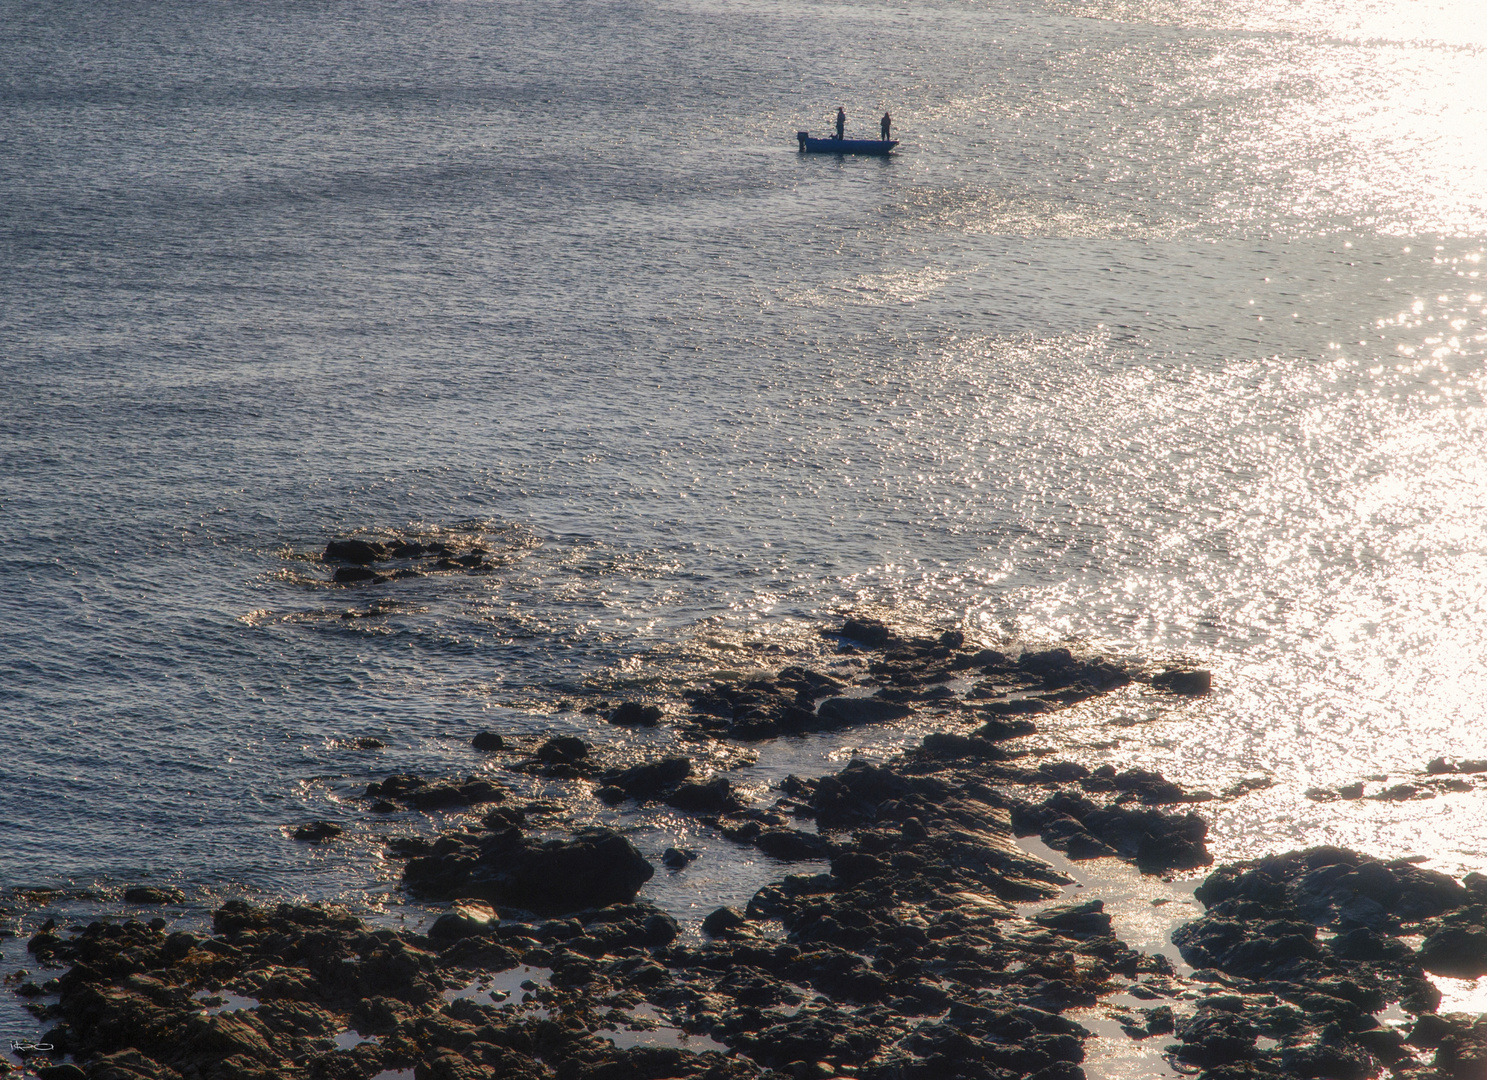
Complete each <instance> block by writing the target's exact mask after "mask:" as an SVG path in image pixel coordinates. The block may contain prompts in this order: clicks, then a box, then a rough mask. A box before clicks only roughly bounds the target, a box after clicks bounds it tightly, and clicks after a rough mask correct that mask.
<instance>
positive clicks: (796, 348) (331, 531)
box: [0, 0, 1487, 1008]
mask: <svg viewBox="0 0 1487 1080" xmlns="http://www.w3.org/2000/svg"><path fill="white" fill-rule="evenodd" d="M1477 14H1479V13H1478V11H1477V6H1476V4H1475V3H1474V2H1473V0H1457V2H1447V0H1409V2H1406V0H1397V2H1395V0H1303V2H1301V3H1295V2H1292V0H1251V2H1247V3H1240V4H1234V3H1223V4H1210V3H1205V2H1201V0H1109V2H1104V0H1091V2H1088V3H1085V2H1078V0H967V2H963V3H937V2H921V0H913V2H900V3H871V2H864V3H852V4H846V3H810V2H799V3H794V2H792V3H785V2H769V0H757V2H754V0H739V2H731V0H730V2H723V0H668V2H639V0H636V2H629V0H612V2H605V0H573V2H570V3H563V4H550V3H538V2H528V0H501V2H477V0H431V2H419V3H411V2H407V3H399V2H386V3H382V2H379V3H375V4H373V3H354V2H335V0H327V2H317V3H282V2H253V3H247V2H232V0H214V2H178V0H162V2H158V3H150V4H140V3H131V2H103V3H97V2H90V3H86V4H84V3H75V2H68V0H47V2H46V3H27V2H22V0H16V2H13V3H9V4H7V5H6V7H5V11H4V17H3V19H0V378H3V384H0V734H3V754H0V842H3V845H4V854H3V857H0V884H3V885H4V886H6V887H8V888H9V889H12V890H13V889H15V888H18V887H25V888H31V889H42V888H45V889H55V890H61V892H60V893H59V894H56V895H54V896H50V900H49V901H48V902H55V903H61V902H67V903H74V904H76V905H79V906H80V907H79V910H81V909H83V908H87V907H88V905H94V906H97V905H103V906H104V907H107V906H108V905H110V904H113V905H114V906H115V907H117V906H118V896H119V890H120V889H121V888H122V887H123V886H124V885H126V884H135V883H153V884H158V885H162V886H172V887H180V888H182V889H183V891H184V894H185V897H186V900H185V902H184V904H183V905H181V906H180V907H179V908H176V909H172V910H171V911H170V912H169V913H170V914H172V916H173V917H174V916H175V915H181V916H183V917H188V916H190V915H191V914H192V913H193V912H194V913H196V917H200V913H201V912H203V911H205V910H207V909H209V908H210V906H211V905H212V904H213V903H214V902H215V901H216V900H217V899H219V898H221V897H223V896H226V895H239V894H242V895H249V896H252V897H256V898H263V899H267V898H283V897H304V898H309V899H337V900H342V901H346V902H351V903H353V904H356V905H360V906H362V907H363V908H371V909H377V908H378V907H379V906H381V907H382V908H383V909H384V910H385V912H386V913H387V915H386V917H388V918H394V917H397V916H396V910H397V907H396V898H395V896H394V895H393V893H392V892H391V890H392V889H393V886H394V884H395V882H396V874H397V865H396V864H389V863H386V862H384V861H382V860H381V855H380V851H381V843H380V836H381V835H383V834H384V833H386V832H388V831H398V830H405V831H407V830H413V831H417V830H418V829H420V828H421V829H423V830H424V831H428V830H429V829H431V828H433V827H434V824H435V823H434V822H431V821H429V820H428V819H423V818H420V819H419V821H414V820H412V819H413V818H414V817H418V816H416V815H403V816H402V817H399V818H398V819H397V820H395V821H392V822H385V823H383V822H379V821H376V820H369V817H368V815H367V814H365V812H364V810H363V809H362V804H360V803H359V802H357V801H356V799H355V795H356V793H357V792H358V791H359V790H360V789H361V787H362V786H363V785H364V784H365V783H366V782H367V781H368V780H371V779H377V778H380V777H382V776H385V775H387V774H389V773H391V772H404V771H414V772H420V773H422V774H424V775H429V776H433V775H448V774H459V775H465V774H468V773H472V772H475V771H478V770H481V769H483V768H485V767H486V762H485V761H484V759H483V758H482V756H481V755H478V754H475V753H474V752H473V751H472V750H471V749H470V747H469V745H468V740H469V738H470V736H471V735H472V734H473V733H475V732H476V731H479V730H482V729H493V730H497V731H500V732H502V733H503V734H504V735H506V736H507V737H509V738H512V739H515V740H516V741H517V742H518V744H519V745H529V744H530V745H535V744H536V742H537V741H538V740H540V739H541V738H542V737H545V735H546V734H547V733H548V732H550V731H559V732H563V733H574V734H580V735H582V736H584V737H586V738H597V739H599V740H601V741H607V742H610V743H616V744H617V745H618V746H619V749H620V750H623V752H625V753H628V754H631V755H636V756H638V755H643V754H644V753H646V752H649V751H650V750H652V749H654V750H656V751H658V752H659V750H660V749H663V748H664V745H665V735H664V733H662V734H656V735H649V736H631V735H626V734H623V733H616V732H614V731H613V730H612V729H609V730H606V728H607V726H606V725H603V724H602V723H598V722H596V720H595V719H594V717H593V716H592V715H585V714H583V713H581V712H578V711H576V710H577V709H578V708H580V707H582V706H584V705H592V704H594V703H595V702H597V701H598V700H604V699H608V700H619V699H620V698H623V697H626V696H641V695H653V696H656V697H658V698H661V699H665V698H666V697H667V695H668V694H674V693H675V691H676V690H677V689H678V688H679V687H680V686H681V685H682V684H683V683H684V682H685V681H686V680H687V679H689V678H694V677H696V676H697V675H699V674H702V673H705V672H708V671H712V670H716V669H720V668H732V669H739V670H748V669H752V668H755V667H760V666H768V665H770V664H772V663H773V664H778V663H782V662H785V661H786V660H787V659H789V658H791V657H797V656H798V657H804V658H807V659H812V660H813V661H814V660H819V661H820V662H821V663H829V662H831V656H832V654H831V652H830V649H831V643H830V642H827V641H824V640H823V639H822V638H821V637H820V636H819V634H818V632H817V631H818V629H819V628H820V627H821V626H823V625H826V624H829V623H830V622H831V621H832V620H833V619H834V618H837V617H839V614H840V613H841V612H843V611H846V610H858V611H864V612H868V613H876V614H880V615H886V616H887V617H889V618H890V619H891V620H894V621H897V622H899V623H901V624H904V625H917V626H926V627H929V626H956V627H960V628H962V629H964V630H965V631H966V632H967V634H968V635H970V636H971V637H972V638H973V639H976V640H980V641H983V642H985V643H987V644H1002V645H1005V646H1006V647H1010V648H1014V649H1015V648H1016V647H1017V646H1018V645H1020V644H1022V643H1034V644H1046V643H1068V644H1071V645H1073V646H1075V647H1078V648H1084V649H1092V650H1098V651H1104V652H1106V653H1110V654H1115V655H1119V656H1122V657H1126V658H1131V659H1140V660H1149V661H1153V662H1162V661H1165V660H1169V659H1173V658H1181V659H1185V660H1187V661H1190V662H1195V663H1198V664H1201V665H1203V666H1206V667H1208V668H1211V669H1212V670H1213V672H1214V682H1215V691H1214V693H1213V694H1212V695H1211V696H1209V697H1208V698H1205V699H1202V700H1200V701H1196V702H1193V703H1191V704H1184V705H1180V706H1173V705H1171V704H1169V703H1163V702H1161V701H1158V700H1157V699H1154V698H1152V697H1150V696H1149V695H1142V694H1140V693H1136V692H1131V693H1128V694H1126V695H1123V696H1120V697H1117V698H1116V699H1115V700H1113V701H1106V702H1103V703H1099V704H1095V705H1087V706H1083V707H1081V708H1080V709H1078V710H1075V711H1074V712H1071V713H1070V714H1068V715H1067V716H1066V717H1062V718H1060V719H1059V720H1057V721H1056V722H1054V723H1052V724H1050V725H1049V731H1050V733H1052V734H1054V735H1056V736H1057V737H1059V738H1060V739H1062V740H1063V741H1064V743H1065V744H1067V745H1068V747H1069V749H1068V753H1070V754H1072V755H1075V756H1081V757H1082V758H1083V759H1084V760H1088V761H1091V762H1093V761H1096V760H1099V761H1107V760H1108V761H1112V762H1115V763H1116V764H1119V765H1122V766H1124V765H1128V764H1141V765H1143V766H1145V767H1151V768H1159V769H1161V770H1162V771H1164V772H1165V773H1167V774H1168V775H1169V776H1172V777H1173V778H1175V779H1177V780H1180V781H1182V782H1185V783H1189V784H1198V785H1202V786H1206V787H1210V788H1213V789H1215V790H1217V789H1220V788H1222V787H1224V786H1226V785H1228V784H1229V783H1232V782H1234V781H1235V780H1237V779H1239V778H1243V777H1263V778H1265V779H1268V780H1269V781H1271V783H1272V786H1270V787H1269V788H1267V789H1264V790H1261V791H1258V792H1256V793H1254V794H1252V795H1249V796H1245V797H1244V798H1242V799H1237V800H1233V801H1231V802H1226V803H1223V804H1216V805H1215V806H1214V807H1213V808H1212V809H1211V816H1212V817H1213V818H1214V842H1213V847H1214V850H1215V853H1216V854H1217V855H1218V856H1219V857H1220V858H1236V857H1243V856H1246V855H1253V854H1258V853H1260V852H1263V851H1266V850H1274V849H1284V848H1289V847H1292V846H1297V845H1304V844H1311V843H1318V842H1324V841H1326V842H1335V843H1343V844H1347V845H1351V846H1355V847H1359V848H1361V849H1364V850H1368V851H1370V852H1374V853H1378V854H1381V855H1390V856H1397V855H1406V854H1420V855H1425V856H1427V857H1428V858H1429V860H1430V864H1431V865H1433V866H1437V867H1440V868H1442V869H1445V870H1448V871H1451V872H1455V873H1460V872H1463V871H1465V870H1468V869H1479V868H1482V867H1483V866H1484V865H1487V808H1484V804H1483V801H1482V797H1481V795H1480V794H1478V793H1476V792H1475V791H1468V792H1463V793H1459V794H1452V795H1445V796H1441V797H1437V798H1433V799H1428V800H1424V799H1421V800H1406V801H1399V802H1394V801H1377V800H1367V799H1364V800H1357V801H1340V802H1318V801H1315V800H1314V799H1308V798H1307V797H1306V792H1307V791H1308V790H1310V789H1314V788H1325V787H1329V786H1332V787H1335V786H1337V785H1341V784H1347V783H1350V782H1354V781H1358V780H1363V779H1365V778H1368V777H1378V778H1381V779H1377V780H1373V781H1371V783H1373V784H1375V785H1383V784H1387V783H1395V782H1404V781H1408V780H1409V779H1410V778H1411V777H1413V776H1415V775H1416V774H1418V773H1419V772H1420V771H1421V770H1422V769H1424V767H1425V764H1426V762H1427V761H1428V760H1429V759H1430V758H1432V757H1435V756H1437V755H1446V756H1450V755H1464V756H1477V757H1487V729H1484V727H1483V725H1482V723H1481V720H1482V716H1483V708H1484V706H1483V703H1484V702H1487V667H1484V663H1483V661H1484V657H1487V617H1484V615H1487V526H1484V522H1487V410H1484V408H1483V395H1482V391H1483V373H1484V354H1487V300H1484V295H1487V282H1484V281H1483V278H1482V274H1483V272H1484V270H1487V267H1484V266H1483V252H1484V249H1487V194H1484V193H1487V104H1484V103H1487V93H1484V91H1487V24H1484V23H1483V22H1482V20H1481V19H1480V18H1476V17H1475V15H1477ZM838 105H842V106H844V107H845V109H846V112H847V115H848V118H849V119H848V132H849V134H858V135H861V134H864V133H866V134H868V135H871V134H873V133H874V132H875V131H876V124H877V119H878V117H879V116H880V115H881V113H882V112H883V111H885V110H888V111H891V112H892V115H893V117H894V125H895V127H894V130H895V135H896V136H897V137H898V138H900V139H901V140H902V145H901V147H900V149H899V152H898V153H897V154H895V155H894V156H893V157H892V158H891V159H888V160H875V159H864V160H856V159H850V158H834V157H830V156H802V155H799V154H797V153H796V151H795V140H794V133H795V131H796V130H804V129H810V130H825V129H826V128H827V127H828V124H829V121H830V118H831V116H832V115H833V114H834V112H835V109H836V107H837V106H838ZM350 533H361V534H365V535H369V536H375V537H381V538H383V539H388V540H395V539H398V538H402V537H414V538H423V539H429V538H443V539H444V540H445V541H447V542H450V543H453V544H458V545H464V546H466V547H468V546H470V545H479V546H480V547H482V548H484V549H486V551H487V552H488V553H489V554H488V555H487V568H486V569H485V570H483V571H481V572H476V573H468V572H443V573H439V574H434V575H431V576H426V577H418V578H407V579H402V580H395V581H390V582H387V583H385V584H381V585H375V586H337V585H334V584H332V583H330V581H329V576H330V573H329V570H328V568H327V567H325V566H324V565H323V564H321V563H320V562H319V561H318V560H317V558H316V556H317V555H318V553H319V552H320V551H321V550H322V549H323V547H324V545H325V543H326V542H327V540H329V539H331V538H333V537H336V536H339V535H346V534H350ZM565 710H566V711H565ZM914 737H915V732H914V731H912V730H908V729H883V730H877V731H870V732H853V733H848V734H846V735H843V736H840V737H835V738H833V739H824V740H814V741H807V742H806V743H800V744H789V745H786V744H782V745H780V746H778V747H766V748H763V749H762V750H761V755H762V756H761V758H760V761H759V764H758V765H757V766H755V767H754V771H750V770H749V769H743V770H741V771H740V772H738V773H736V774H735V775H736V776H737V778H738V779H739V781H740V782H741V783H744V784H746V785H747V784H749V783H753V784H755V785H756V787H757V788H758V791H757V792H756V795H757V796H758V797H760V798H765V797H766V795H767V792H766V790H765V784H766V783H767V780H768V779H769V778H771V777H777V776H778V775H781V774H783V773H784V772H786V771H789V769H791V768H799V769H802V770H807V771H808V770H809V769H816V770H820V769H824V768H834V767H837V766H838V765H839V764H840V762H841V761H842V760H844V759H845V757H847V756H849V755H850V753H851V752H852V751H853V750H854V749H862V748H869V749H872V748H876V749H877V750H878V751H881V752H882V753H885V754H886V753H889V752H892V750H893V749H894V748H895V747H897V746H899V745H902V744H903V743H904V742H905V741H910V740H912V738H914ZM365 739H376V740H379V741H381V742H382V743H384V744H385V747H384V748H383V749H365V748H362V746H360V745H359V744H358V741H357V740H365ZM647 740H650V741H649V742H648V741H647ZM652 744H654V745H652ZM733 763H734V762H726V761H725V762H720V764H723V765H727V764H733ZM535 793H536V794H540V792H535ZM592 809H593V811H594V813H595V815H600V814H603V813H606V812H607V811H604V809H603V808H602V807H599V806H598V805H597V804H594V805H593V807H592ZM321 818H328V819H332V820H338V821H341V822H342V823H344V824H346V825H347V827H348V837H347V839H345V840H344V841H342V842H337V843H333V844H329V845H325V846H322V847H318V848H309V847H307V846H306V845H304V844H300V843H296V842H295V841H293V840H292V839H291V835H290V833H291V830H292V828H293V826H295V825H296V824H299V823H302V822H304V821H306V820H311V819H321ZM420 821H421V824H420ZM637 828H640V829H642V832H641V833H638V834H637V835H643V836H647V837H650V839H648V840H647V842H648V843H649V842H653V844H654V846H657V847H658V848H659V847H660V846H662V845H663V844H664V843H669V842H677V841H686V842H690V843H692V844H693V846H697V845H701V846H702V847H703V849H704V850H706V847H707V843H708V842H709V841H708V839H707V838H706V837H699V836H697V835H696V834H695V830H694V831H693V832H688V830H689V829H694V826H693V825H691V824H689V823H687V822H686V821H683V820H679V819H655V820H651V819H647V820H646V821H643V822H641V823H640V824H639V825H637ZM647 829H649V830H652V832H650V833H646V832H644V830H647ZM667 830H670V831H669V832H668V831H667ZM724 846H726V845H724ZM651 854H654V852H652V853H651ZM707 861H708V860H706V859H703V860H699V862H698V863H695V864H693V867H692V868H691V869H689V870H688V871H687V873H692V874H696V875H697V880H698V881H699V882H702V883H703V885H701V886H698V887H697V888H696V889H694V892H696V893H697V895H696V896H695V897H693V898H691V899H688V898H687V897H686V896H683V895H681V893H684V892H685V891H686V890H685V889H684V888H682V886H680V885H678V884H677V883H678V882H679V881H680V880H681V879H680V878H678V877H675V876H671V877H665V876H664V875H663V877H662V878H658V879H657V881H656V882H655V883H653V885H652V886H651V887H650V888H651V889H652V890H653V891H654V892H655V894H656V895H657V896H658V897H663V898H668V902H672V903H674V904H675V905H677V906H680V907H687V906H689V905H690V906H699V905H702V904H704V903H706V902H707V900H708V897H709V896H713V895H722V896H725V897H727V898H731V899H737V897H736V896H735V895H734V894H735V893H737V894H738V896H746V895H747V892H748V890H749V889H751V888H753V887H754V883H753V880H752V879H748V880H743V879H739V880H733V879H731V878H730V879H728V880H726V881H725V880H723V878H726V877H727V874H720V876H719V878H718V879H717V880H716V881H714V882H713V883H712V884H711V885H709V884H707V882H708V878H707V877H706V875H707V873H708V870H707V868H706V866H705V865H704V864H705V863H706V862H707ZM766 861H767V860H766ZM730 873H731V871H730ZM774 873H775V870H774V869H771V868H769V867H759V868H757V874H758V875H759V876H760V877H761V879H762V880H767V879H768V877H769V876H770V875H771V874H774ZM679 889H680V890H681V891H680V892H679V891H678V890H679ZM704 893H706V894H708V895H707V896H704V895H703V894H704ZM49 895H50V894H44V895H43V900H46V899H47V896H49ZM5 903H6V905H7V907H6V911H7V918H8V919H9V922H8V923H7V925H8V927H9V928H10V929H11V930H12V931H15V932H20V933H26V932H29V931H30V929H31V928H32V927H31V923H32V922H34V919H33V915H35V914H36V913H37V912H39V911H40V910H41V907H38V906H37V905H38V904H39V903H41V902H40V901H34V900H31V899H27V895H25V894H15V893H13V892H12V893H8V894H7V899H6V900H5ZM388 904H391V905H392V906H391V907H388V906H387V905H388ZM18 949H19V943H18V942H17V941H12V942H11V943H10V944H9V945H8V946H7V951H6V959H7V962H11V961H15V962H20V961H21V960H23V959H24V958H23V957H21V956H20V954H19V952H18ZM12 953H15V954H16V955H11V954H12ZM6 996H7V997H8V995H6ZM6 1007H7V1008H10V1007H11V1006H9V1005H7V1006H6Z"/></svg>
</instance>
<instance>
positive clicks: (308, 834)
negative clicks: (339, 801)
mask: <svg viewBox="0 0 1487 1080" xmlns="http://www.w3.org/2000/svg"><path fill="white" fill-rule="evenodd" d="M345 831H346V830H345V829H343V828H341V826H339V825H337V824H336V823H335V822H334V821H312V822H310V823H309V824H307V825H301V826H300V827H299V828H297V829H295V830H294V838H295V839H296V840H303V841H305V842H306V843H309V844H323V843H324V842H325V841H327V840H334V839H335V838H336V837H338V836H340V835H341V834H342V833H344V832H345Z"/></svg>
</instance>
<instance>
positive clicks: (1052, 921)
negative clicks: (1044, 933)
mask: <svg viewBox="0 0 1487 1080" xmlns="http://www.w3.org/2000/svg"><path fill="white" fill-rule="evenodd" d="M1033 922H1035V923H1037V924H1038V925H1039V926H1047V927H1051V928H1053V929H1055V930H1059V931H1062V932H1063V933H1066V934H1074V935H1094V936H1101V937H1103V936H1107V935H1109V934H1110V933H1111V930H1110V916H1109V915H1107V914H1106V913H1105V904H1104V902H1103V901H1100V900H1087V901H1085V902H1084V903H1082V904H1063V905H1060V906H1058V907H1051V908H1044V909H1043V910H1042V911H1040V912H1038V913H1037V914H1035V915H1034V916H1033Z"/></svg>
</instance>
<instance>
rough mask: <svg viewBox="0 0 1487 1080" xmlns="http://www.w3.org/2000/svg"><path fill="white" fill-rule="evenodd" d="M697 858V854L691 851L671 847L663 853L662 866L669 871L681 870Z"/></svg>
mask: <svg viewBox="0 0 1487 1080" xmlns="http://www.w3.org/2000/svg"><path fill="white" fill-rule="evenodd" d="M696 858H697V852H695V851H692V850H690V849H683V848H674V847H669V848H667V849H666V850H665V851H663V852H661V865H662V866H664V867H666V868H667V869H668V870H680V869H681V868H682V867H684V866H686V865H687V864H688V863H690V862H691V861H692V860H694V859H696Z"/></svg>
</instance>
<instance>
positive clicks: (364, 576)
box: [331, 566, 377, 585]
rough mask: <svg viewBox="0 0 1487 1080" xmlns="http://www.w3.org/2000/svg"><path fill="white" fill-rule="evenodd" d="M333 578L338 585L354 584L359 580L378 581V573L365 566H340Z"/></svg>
mask: <svg viewBox="0 0 1487 1080" xmlns="http://www.w3.org/2000/svg"><path fill="white" fill-rule="evenodd" d="M331 580H332V581H334V582H336V584H338V585H353V584H355V583H356V582H358V581H376V580H377V575H376V574H375V573H373V572H372V571H371V570H368V569H367V568H366V567H365V566H340V567H337V568H336V572H335V574H333V575H332V577H331Z"/></svg>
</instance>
